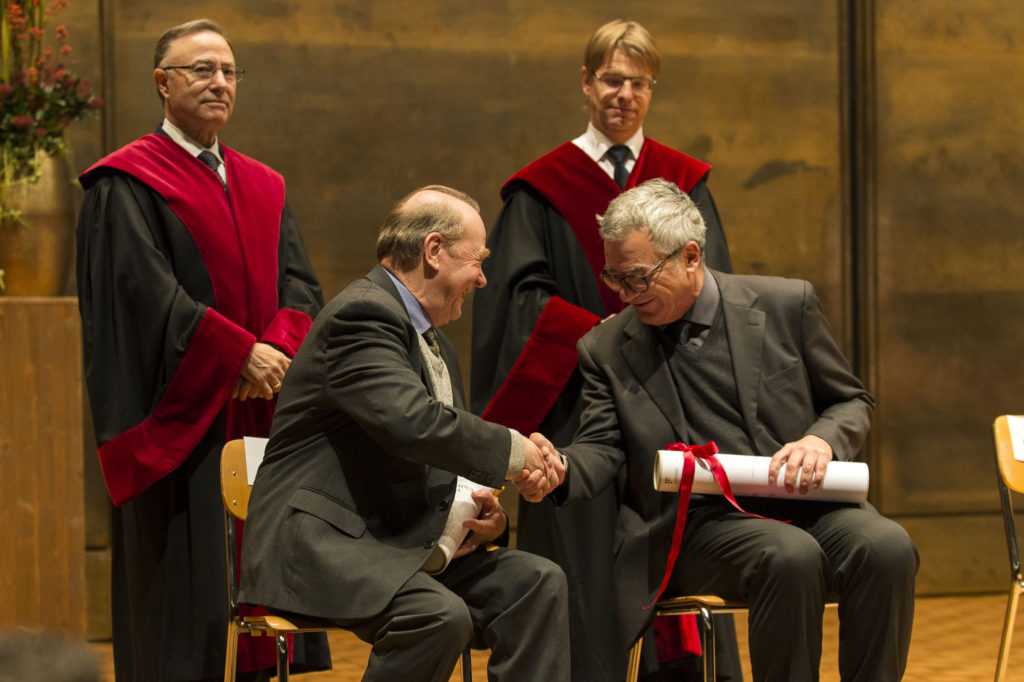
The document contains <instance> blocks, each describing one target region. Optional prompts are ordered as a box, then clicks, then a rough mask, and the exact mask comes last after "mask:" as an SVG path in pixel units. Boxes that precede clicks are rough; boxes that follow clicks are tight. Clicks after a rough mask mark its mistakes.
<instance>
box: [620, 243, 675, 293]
mask: <svg viewBox="0 0 1024 682" xmlns="http://www.w3.org/2000/svg"><path fill="white" fill-rule="evenodd" d="M680 251H682V249H676V250H675V251H673V252H672V253H670V254H668V255H667V256H665V257H664V258H662V259H661V261H660V262H659V263H658V264H657V265H655V266H654V267H653V268H651V269H650V270H649V271H648V272H647V274H646V275H613V274H612V273H610V272H608V271H607V270H603V271H602V272H601V281H602V282H604V283H605V285H606V286H607V287H608V288H609V289H611V290H612V291H616V292H618V291H622V287H626V288H627V289H629V290H630V291H632V292H633V293H634V294H642V293H644V292H645V291H647V290H648V289H649V288H650V286H651V285H650V283H649V282H648V281H647V280H649V279H651V278H652V277H654V276H655V275H656V274H658V271H659V270H661V268H662V266H663V265H665V263H667V262H669V261H670V260H671V259H673V258H675V257H676V256H678V255H679V252H680Z"/></svg>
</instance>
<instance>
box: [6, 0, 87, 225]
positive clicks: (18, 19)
mask: <svg viewBox="0 0 1024 682" xmlns="http://www.w3.org/2000/svg"><path fill="white" fill-rule="evenodd" d="M67 7H68V0H52V1H51V2H50V3H49V4H48V5H47V4H46V0H0V8H2V9H3V14H2V17H0V31H2V34H0V50H2V51H0V58H2V63H0V69H2V71H0V140H2V144H3V148H2V150H0V225H2V224H3V223H4V222H8V221H14V222H19V221H20V219H21V216H20V215H19V213H18V211H17V210H16V209H14V208H13V207H12V206H11V205H10V195H11V191H12V189H13V188H14V187H15V186H16V185H17V184H18V183H26V182H27V183H34V182H36V181H38V180H39V157H38V152H40V151H42V152H46V153H47V154H50V155H51V156H60V155H64V154H66V153H67V151H68V149H67V142H66V141H65V140H64V129H65V128H66V127H67V126H68V124H69V123H71V122H72V121H76V120H79V119H82V118H85V117H86V116H94V115H97V114H98V113H99V109H100V108H101V107H102V106H103V100H101V99H100V98H99V97H96V96H95V95H94V94H93V92H92V88H91V86H90V85H89V81H88V80H86V79H82V78H78V77H77V76H74V75H73V74H71V72H70V71H69V70H68V65H69V64H70V65H74V60H73V59H72V58H71V46H70V45H69V44H68V31H67V28H65V27H64V26H63V25H57V26H55V27H53V28H52V31H51V30H50V28H49V27H48V26H47V24H48V23H50V20H52V19H53V18H54V17H56V16H57V15H58V14H60V13H61V12H63V11H64V10H65V9H67Z"/></svg>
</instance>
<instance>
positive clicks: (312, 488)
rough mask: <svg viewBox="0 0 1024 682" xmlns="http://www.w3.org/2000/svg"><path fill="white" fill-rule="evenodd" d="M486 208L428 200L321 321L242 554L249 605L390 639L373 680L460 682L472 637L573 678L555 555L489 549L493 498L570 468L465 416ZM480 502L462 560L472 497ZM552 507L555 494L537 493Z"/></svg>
mask: <svg viewBox="0 0 1024 682" xmlns="http://www.w3.org/2000/svg"><path fill="white" fill-rule="evenodd" d="M485 241H486V234H485V230H484V224H483V221H482V220H481V218H480V214H479V206H478V205H477V204H476V202H475V201H473V200H472V199H471V198H470V197H468V196H466V195H464V194H462V193H461V192H458V191H456V190H452V189H449V188H446V187H440V186H431V187H427V188H424V189H422V190H418V191H416V192H413V193H412V194H410V195H409V196H407V197H406V198H404V199H403V200H401V201H400V202H399V203H398V204H396V206H395V208H394V209H393V210H392V211H391V213H390V214H389V215H388V217H387V219H386V220H385V222H384V224H383V226H382V227H381V230H380V234H379V235H378V238H377V256H378V260H379V263H380V265H379V266H377V267H375V268H374V269H373V270H371V271H370V273H369V274H367V275H366V277H365V278H363V279H360V280H357V281H356V282H353V283H352V284H350V285H349V286H348V287H347V288H346V289H345V290H344V291H342V292H341V293H340V294H338V295H337V296H336V297H335V298H334V300H332V301H331V302H330V304H329V305H327V306H326V307H325V308H324V309H323V311H322V312H321V313H320V314H319V315H318V316H317V318H316V320H315V321H314V323H313V327H312V329H311V330H310V332H309V334H308V336H307V337H306V340H305V342H304V343H303V344H302V346H301V347H300V348H299V351H298V353H296V355H295V358H294V359H293V360H292V364H291V367H290V369H289V371H288V374H287V375H286V376H285V379H284V383H283V386H282V388H281V395H280V398H279V399H278V406H277V411H276V413H275V416H274V424H273V428H272V429H271V433H270V442H269V444H268V446H267V453H266V457H265V459H264V460H263V463H262V465H261V466H260V468H259V470H258V472H257V474H256V481H255V484H254V485H253V491H252V498H251V501H250V503H249V516H248V522H247V523H246V527H245V538H244V542H243V547H242V562H241V565H242V583H241V595H240V597H241V600H242V601H244V602H247V603H253V604H262V605H264V606H267V607H269V608H272V609H279V610H283V611H290V612H295V613H301V614H305V615H310V616H317V617H321V618H327V619H330V620H332V621H334V622H336V623H338V624H339V625H341V626H342V627H344V628H346V629H349V630H351V631H352V632H354V633H355V634H356V635H358V636H359V637H360V638H361V639H363V640H364V641H366V642H369V643H371V644H372V645H373V651H372V653H371V654H370V659H369V664H368V667H367V670H366V674H365V676H364V677H363V679H364V680H381V681H387V682H393V681H394V680H424V681H427V680H437V681H440V680H448V678H449V676H450V675H451V672H452V670H453V669H454V667H455V663H456V662H457V661H458V658H459V655H460V653H461V652H462V650H463V649H464V648H465V647H466V645H467V644H468V643H469V641H470V639H471V638H473V637H474V635H475V636H477V639H476V641H482V642H483V643H484V644H485V645H486V646H487V647H488V648H490V649H491V656H490V660H489V663H488V677H489V678H490V679H495V680H508V681H510V682H522V681H524V680H568V679H569V663H568V661H569V656H568V654H567V653H566V652H567V651H568V622H567V585H566V580H565V576H564V574H563V573H562V570H561V569H560V568H559V567H558V566H557V565H556V564H554V563H552V562H551V561H548V560H547V559H543V558H541V557H537V556H534V555H532V554H527V553H525V552H518V551H515V550H509V549H501V548H498V549H494V548H485V547H484V545H486V544H487V543H490V542H491V541H493V540H495V539H497V538H498V537H499V536H501V535H503V534H504V531H505V528H506V519H505V515H504V512H503V511H502V509H501V507H500V505H499V504H498V502H497V499H496V497H495V496H494V494H492V492H491V490H490V488H500V487H502V485H503V484H504V482H505V481H506V480H512V481H516V483H517V485H522V486H528V487H529V489H530V490H531V491H535V492H534V493H532V494H533V495H534V496H535V497H536V496H537V495H540V493H542V492H544V491H546V490H547V489H549V488H550V487H554V486H556V485H558V483H559V482H560V481H561V477H562V475H564V469H563V468H562V462H561V460H560V459H558V458H555V457H553V456H552V457H549V458H545V456H544V455H543V454H542V453H541V451H540V450H539V449H538V448H537V446H536V445H534V444H533V442H531V441H530V439H528V438H526V437H525V436H522V435H520V434H519V433H517V432H516V431H513V430H511V429H508V428H505V427H503V426H499V425H497V424H492V423H489V422H485V421H483V420H482V419H480V418H479V417H476V416H474V415H473V414H471V413H470V412H468V411H466V410H465V409H464V400H463V396H462V377H461V375H460V373H459V367H458V361H457V359H456V356H455V350H454V348H453V346H452V345H451V343H450V342H449V341H448V340H447V339H446V338H445V337H444V335H443V334H441V333H439V332H436V331H435V327H439V326H441V325H443V324H445V323H447V322H449V321H451V320H454V319H457V318H458V317H459V315H460V314H461V312H462V302H463V299H464V297H465V296H466V294H468V293H470V292H471V291H472V290H473V289H474V288H476V287H482V286H484V284H486V280H485V278H484V275H483V274H482V272H481V268H480V266H481V262H482V261H483V259H484V258H486V257H487V254H488V250H487V248H486V246H485ZM472 484H480V485H482V486H485V488H484V489H483V490H477V491H476V492H473V493H472V495H473V499H474V500H475V502H476V503H477V504H478V505H480V511H479V513H478V515H477V516H476V517H475V518H469V519H468V520H466V521H465V522H464V527H466V528H468V529H469V531H470V533H469V535H468V536H467V538H466V540H465V541H464V542H463V543H462V545H461V546H460V547H458V548H457V550H455V551H443V550H442V546H441V545H439V542H438V539H439V537H441V535H442V531H443V529H444V528H445V524H446V521H448V518H449V515H450V513H451V511H452V510H453V509H455V508H458V507H461V506H462V505H461V504H455V496H456V491H457V488H466V487H472ZM536 499H539V497H536Z"/></svg>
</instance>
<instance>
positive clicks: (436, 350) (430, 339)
mask: <svg viewBox="0 0 1024 682" xmlns="http://www.w3.org/2000/svg"><path fill="white" fill-rule="evenodd" d="M423 338H425V339H426V340H427V345H429V346H430V352H432V353H433V354H434V357H438V358H439V357H441V346H439V345H437V334H436V333H435V332H434V328H433V327H431V328H430V329H428V330H427V331H425V332H423Z"/></svg>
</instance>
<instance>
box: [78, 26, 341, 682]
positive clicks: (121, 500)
mask: <svg viewBox="0 0 1024 682" xmlns="http://www.w3.org/2000/svg"><path fill="white" fill-rule="evenodd" d="M153 61H154V64H153V66H154V69H153V80H154V81H155V83H156V88H157V93H158V94H159V96H160V101H161V102H162V104H163V114H164V118H163V122H162V123H161V124H160V126H159V127H158V128H157V130H156V132H155V133H152V134H150V135H145V136H143V137H141V138H139V139H137V140H135V141H134V142H131V143H130V144H128V145H126V146H124V147H122V148H121V149H118V150H117V151H115V152H113V153H112V154H110V155H109V156H107V157H105V158H103V159H101V160H100V161H98V162H97V163H96V164H94V165H93V166H92V167H91V168H89V169H88V170H87V171H86V172H85V173H83V174H82V177H81V181H82V186H83V187H84V188H85V190H86V193H85V198H84V200H83V202H82V209H81V213H80V217H79V222H78V297H79V309H80V311H81V315H82V336H83V343H84V358H85V377H86V384H87V386H88V389H89V398H90V403H91V406H92V414H93V421H94V424H95V428H96V439H97V441H98V442H99V459H100V465H101V467H102V469H103V476H104V479H105V480H106V484H107V489H108V491H109V493H110V497H111V499H112V500H113V503H114V505H115V509H114V510H113V517H112V524H113V528H112V533H111V552H112V564H113V569H112V570H113V585H112V609H113V632H114V674H115V677H116V679H117V680H118V682H129V681H130V682H159V681H163V680H175V681H177V680H209V679H221V678H222V676H223V672H224V660H225V659H224V656H225V645H226V638H227V596H226V594H225V590H226V588H225V579H224V575H225V573H224V572H225V566H224V563H225V557H224V533H223V528H222V526H221V519H222V518H223V515H224V511H223V506H222V504H221V501H220V476H219V470H220V469H219V462H220V451H221V448H222V447H223V445H224V443H225V441H227V440H229V439H232V438H239V437H242V436H266V435H267V434H268V433H269V431H270V422H271V417H272V415H273V412H274V405H275V402H276V397H277V392H278V391H279V390H280V388H281V381H282V380H283V379H284V376H285V373H286V372H287V370H288V366H289V364H290V363H291V356H292V355H293V354H294V353H295V352H296V351H297V350H298V348H299V344H300V343H301V342H302V339H303V338H304V337H305V335H306V332H307V331H308V330H309V327H310V325H311V324H312V318H313V317H314V316H315V315H316V314H317V312H318V311H319V310H320V308H321V306H322V305H323V301H322V298H321V295H320V285H319V283H318V282H317V279H316V276H315V275H314V274H313V270H312V267H311V265H310V262H309V258H308V257H307V255H306V249H305V246H304V245H303V242H302V238H301V237H300V235H299V231H298V227H297V225H296V223H295V219H294V217H293V216H292V212H291V209H290V208H289V207H288V204H287V202H286V201H285V183H284V179H283V178H282V177H281V176H280V175H279V174H278V173H276V172H275V171H273V170H272V169H270V168H268V167H267V166H265V165H263V164H262V163H260V162H258V161H256V160H254V159H251V158H249V157H247V156H245V155H243V154H240V153H238V152H236V151H235V150H233V149H231V148H229V147H227V146H226V145H224V144H223V143H221V142H220V139H219V137H218V133H219V132H220V130H221V128H222V127H223V126H224V125H225V124H226V123H227V122H228V120H229V119H230V118H231V114H232V112H233V110H234V105H235V94H236V90H237V87H238V84H239V82H240V81H241V79H242V74H243V71H242V69H241V68H240V67H239V65H238V64H237V62H236V60H235V55H234V52H233V51H232V49H231V46H230V45H229V44H228V41H227V40H226V38H225V37H224V34H223V31H222V30H221V28H220V26H218V25H217V24H216V23H215V22H213V21H210V20H208V19H199V20H196V21H190V22H188V23H185V24H182V25H180V26H176V27H174V28H172V29H170V30H168V31H167V32H166V33H165V34H164V35H163V36H162V37H161V38H160V40H159V42H158V43H157V46H156V51H155V54H154V60H153ZM239 649H240V651H239V657H238V661H239V669H240V671H242V674H241V675H240V679H267V678H268V676H269V672H268V671H269V670H270V669H272V667H273V666H274V662H275V660H276V659H275V652H274V642H273V640H272V639H270V638H264V637H260V638H256V639H250V638H249V637H248V636H244V637H242V638H241V639H240V641H239ZM293 651H294V660H295V662H296V663H297V664H298V665H297V667H298V668H300V669H301V668H302V667H303V666H306V667H309V666H312V667H314V668H329V667H330V653H329V651H328V650H327V643H326V638H324V637H323V636H322V635H314V636H304V637H296V638H295V645H294V648H293ZM307 654H308V655H307Z"/></svg>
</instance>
